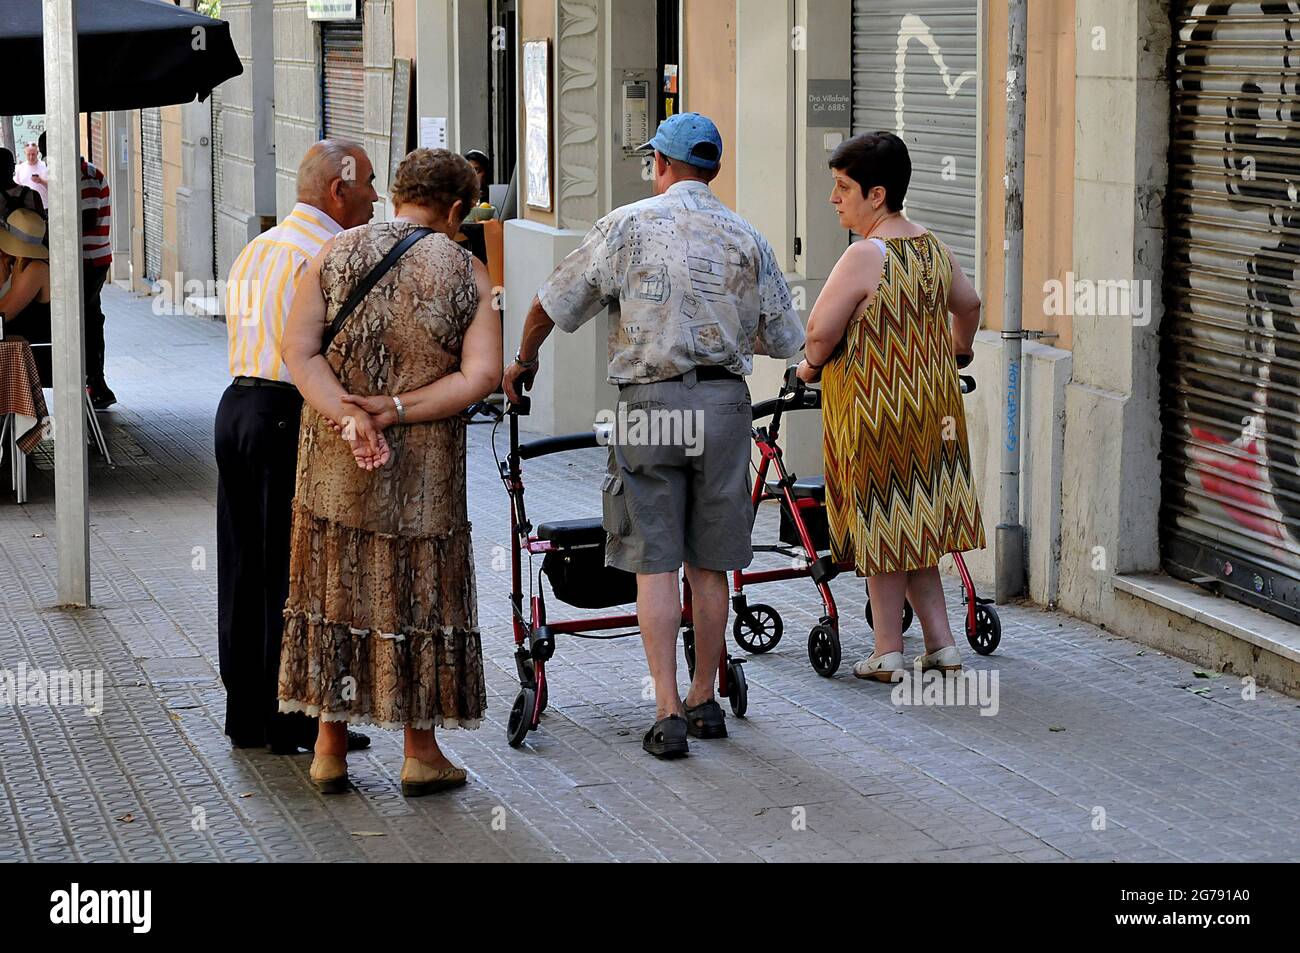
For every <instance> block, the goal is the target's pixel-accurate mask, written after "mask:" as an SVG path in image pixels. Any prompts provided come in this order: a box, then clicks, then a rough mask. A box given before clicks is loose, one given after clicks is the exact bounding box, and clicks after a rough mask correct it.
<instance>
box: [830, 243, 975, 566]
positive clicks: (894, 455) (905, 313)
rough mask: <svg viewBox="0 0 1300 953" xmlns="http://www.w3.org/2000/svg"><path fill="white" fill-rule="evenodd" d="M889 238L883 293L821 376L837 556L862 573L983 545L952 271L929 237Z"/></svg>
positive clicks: (925, 562)
mask: <svg viewBox="0 0 1300 953" xmlns="http://www.w3.org/2000/svg"><path fill="white" fill-rule="evenodd" d="M882 241H883V244H884V247H885V264H884V270H883V272H882V274H881V277H880V286H879V288H878V289H877V290H876V293H875V295H874V296H873V297H872V299H871V301H870V302H869V303H868V305H867V307H866V308H865V309H864V310H863V311H862V312H861V313H860V314H858V315H856V316H855V317H854V318H853V319H852V320H851V321H850V322H849V326H848V328H847V329H846V330H845V332H844V340H843V342H842V343H841V345H840V346H839V348H838V349H837V350H836V352H835V354H834V355H833V357H832V358H831V360H830V361H829V362H828V363H827V365H826V368H825V370H824V371H823V372H822V381H823V384H822V420H823V425H824V426H823V450H824V457H825V474H826V515H827V518H828V521H829V523H830V535H831V552H832V555H833V556H834V558H835V559H836V560H837V561H851V562H853V563H854V565H855V567H856V569H857V573H858V575H861V576H874V575H877V574H879V573H889V572H901V571H905V570H911V569H924V568H927V567H929V566H937V565H938V564H939V558H940V557H941V556H943V555H944V554H945V553H950V552H965V551H966V550H970V549H982V548H983V546H984V526H983V524H982V523H981V521H980V508H979V501H978V498H977V497H976V495H975V485H974V482H973V480H972V477H971V460H970V448H969V446H968V445H967V441H966V413H965V409H964V407H963V406H962V395H961V387H960V384H959V382H958V379H957V363H956V360H955V359H954V357H953V353H952V332H951V330H950V328H949V326H948V289H949V288H950V287H951V283H952V264H951V262H950V261H949V260H948V254H947V251H946V249H945V248H944V247H943V245H942V244H941V243H940V242H939V240H938V239H937V238H935V237H934V235H932V234H930V233H929V232H926V233H925V234H922V235H917V236H915V237H911V238H889V239H884V240H882Z"/></svg>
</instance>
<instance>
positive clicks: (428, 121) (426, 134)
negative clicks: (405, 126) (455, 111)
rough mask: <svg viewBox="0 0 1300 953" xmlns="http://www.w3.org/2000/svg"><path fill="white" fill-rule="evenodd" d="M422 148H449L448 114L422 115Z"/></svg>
mask: <svg viewBox="0 0 1300 953" xmlns="http://www.w3.org/2000/svg"><path fill="white" fill-rule="evenodd" d="M420 148H421V149H446V148H447V117H446V116H421V117H420Z"/></svg>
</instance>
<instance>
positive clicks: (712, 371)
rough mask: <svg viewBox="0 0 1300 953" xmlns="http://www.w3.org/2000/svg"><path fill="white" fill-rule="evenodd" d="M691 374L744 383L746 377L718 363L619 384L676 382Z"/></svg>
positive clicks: (703, 379)
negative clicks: (679, 372)
mask: <svg viewBox="0 0 1300 953" xmlns="http://www.w3.org/2000/svg"><path fill="white" fill-rule="evenodd" d="M690 374H694V375H695V379H696V380H697V381H740V382H741V383H742V384H743V383H744V382H745V378H743V377H741V376H740V375H739V374H733V373H732V372H731V371H729V370H727V369H726V368H725V367H719V366H718V365H716V364H706V365H704V366H703V367H696V368H693V369H692V370H689V371H687V372H686V373H685V374H678V375H677V376H676V377H665V378H663V379H662V380H657V381H636V382H633V383H629V384H619V385H618V386H619V390H622V389H623V388H624V387H635V386H636V384H638V383H644V384H674V383H680V382H681V381H684V380H686V378H687V376H688V375H690Z"/></svg>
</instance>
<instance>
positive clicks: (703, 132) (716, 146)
mask: <svg viewBox="0 0 1300 953" xmlns="http://www.w3.org/2000/svg"><path fill="white" fill-rule="evenodd" d="M652 150H653V151H656V152H659V153H661V154H663V155H665V156H667V157H668V158H669V159H677V160H678V161H680V162H688V163H690V164H691V165H694V166H699V167H700V168H701V169H716V168H719V167H720V166H721V165H722V136H721V135H719V133H718V127H717V126H715V125H714V124H713V120H712V119H710V118H709V117H708V116H701V115H700V114H699V113H678V114H677V115H676V116H669V117H668V118H667V119H665V120H664V121H663V122H661V123H660V124H659V129H658V131H657V132H655V135H654V138H653V139H651V140H650V141H649V142H646V143H642V144H641V145H640V146H637V149H636V151H637V152H650V151H652Z"/></svg>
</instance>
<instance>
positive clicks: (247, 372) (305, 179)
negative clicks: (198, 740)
mask: <svg viewBox="0 0 1300 953" xmlns="http://www.w3.org/2000/svg"><path fill="white" fill-rule="evenodd" d="M374 178H375V176H374V170H373V168H372V167H371V164H370V159H369V158H368V157H367V156H366V153H365V151H364V150H363V149H362V148H361V147H360V146H359V145H357V144H356V143H351V142H345V141H342V140H337V139H326V140H324V141H322V142H318V143H316V144H315V145H314V146H312V147H311V148H310V149H309V150H308V151H307V154H306V155H305V156H304V157H303V160H302V164H301V165H300V166H299V168H298V203H297V204H296V205H295V206H294V207H293V211H292V212H290V213H289V215H288V216H287V217H286V218H285V219H284V221H282V222H281V223H280V224H279V225H277V226H276V227H275V228H272V229H271V230H270V231H268V232H265V233H263V234H262V235H259V236H258V237H257V238H255V239H253V240H252V241H251V242H249V244H248V245H247V246H246V247H245V248H244V250H243V251H242V252H241V253H240V255H239V258H238V259H236V261H235V264H234V267H233V268H231V270H230V281H229V283H228V285H227V288H226V327H227V331H228V336H229V352H230V374H231V376H232V377H233V378H234V381H233V382H232V383H231V385H230V387H229V388H228V389H227V390H226V392H225V394H224V395H223V396H222V398H221V405H220V406H219V407H218V408H217V420H216V455H217V633H218V646H219V654H220V664H221V680H222V682H223V683H224V684H225V686H226V734H227V735H229V736H230V740H231V742H232V744H234V745H235V747H239V748H244V747H259V746H261V745H264V744H265V745H270V747H271V750H272V751H274V752H276V753H278V754H295V753H297V751H298V749H299V748H307V749H311V748H312V747H314V745H315V743H316V722H315V721H314V720H312V719H308V718H306V717H304V716H302V715H281V714H279V713H278V705H277V701H276V689H277V679H278V677H279V670H280V637H281V633H282V629H283V624H284V617H283V615H282V613H283V611H284V603H285V599H286V597H287V595H288V589H289V529H290V522H291V518H290V507H291V504H292V502H293V493H294V477H295V473H296V470H297V462H298V421H299V415H300V414H301V411H302V397H301V396H300V395H299V393H298V391H297V389H296V388H295V387H294V385H293V382H292V381H291V380H290V377H289V371H288V368H286V367H285V364H284V360H283V359H282V357H281V353H280V340H281V336H282V335H283V333H284V325H285V321H286V320H287V319H288V317H289V310H290V308H291V307H292V305H293V295H294V291H295V289H296V288H297V286H298V281H299V279H300V278H301V277H302V275H303V274H304V273H305V272H306V271H307V266H308V265H309V264H310V263H311V261H312V259H313V258H315V257H316V255H317V253H318V252H319V251H320V250H321V247H322V246H323V245H324V244H325V242H327V241H328V240H329V239H330V238H331V237H333V236H334V235H337V234H338V233H339V232H341V231H343V230H344V229H347V228H354V227H356V226H358V225H364V224H366V223H367V222H369V221H370V219H371V218H372V216H373V215H374V203H375V201H376V200H377V199H378V198H379V196H378V195H377V194H376V192H375V188H374ZM348 735H349V738H348V741H349V747H354V748H361V747H365V746H366V745H368V744H369V741H368V739H366V738H365V736H364V735H359V734H356V733H355V732H349V733H348Z"/></svg>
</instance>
